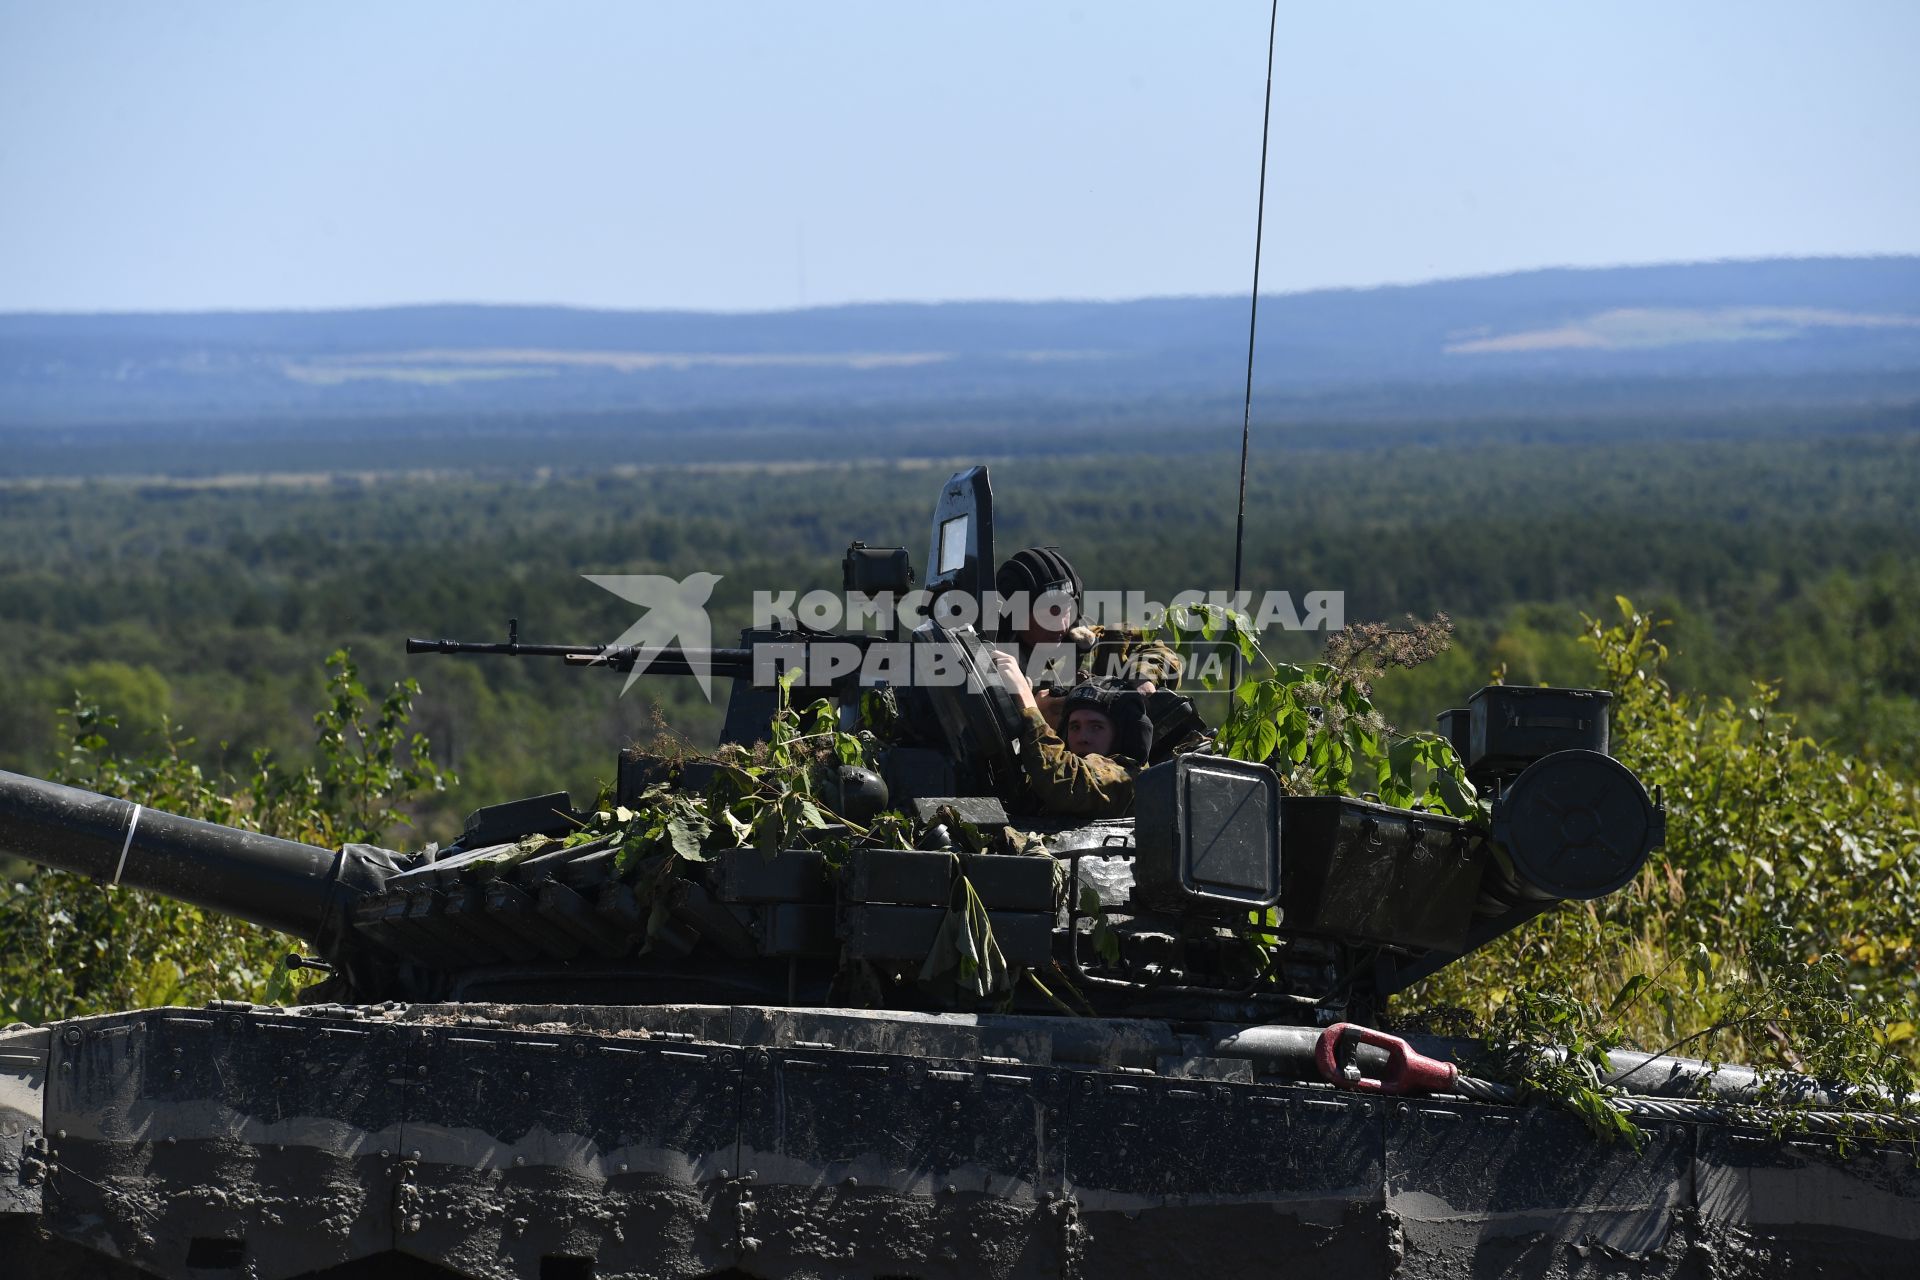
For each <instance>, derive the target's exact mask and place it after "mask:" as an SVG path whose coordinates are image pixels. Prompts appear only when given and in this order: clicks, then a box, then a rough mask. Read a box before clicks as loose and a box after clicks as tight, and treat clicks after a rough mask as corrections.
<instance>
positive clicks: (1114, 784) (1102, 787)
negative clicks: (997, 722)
mask: <svg viewBox="0 0 1920 1280" xmlns="http://www.w3.org/2000/svg"><path fill="white" fill-rule="evenodd" d="M1021 715H1022V720H1023V723H1022V725H1021V729H1020V759H1021V761H1022V763H1023V765H1024V767H1025V769H1026V774H1027V782H1028V784H1029V785H1030V786H1031V787H1032V788H1033V794H1034V796H1035V797H1036V798H1037V799H1038V800H1039V801H1040V808H1041V810H1042V812H1045V813H1055V814H1060V815H1063V816H1066V817H1078V818H1124V817H1126V816H1127V815H1128V814H1129V813H1132V812H1133V775H1134V774H1135V773H1136V772H1137V771H1138V767H1137V766H1130V765H1129V764H1128V762H1127V761H1126V759H1125V758H1124V757H1122V758H1120V759H1112V758H1109V757H1107V756H1077V755H1074V754H1073V752H1071V751H1069V750H1067V744H1066V743H1064V742H1062V741H1061V740H1060V735H1058V734H1056V733H1055V732H1054V731H1053V729H1052V728H1051V727H1050V726H1049V725H1048V724H1047V721H1046V717H1044V716H1042V715H1041V714H1040V713H1039V712H1038V711H1037V710H1035V709H1033V708H1032V707H1028V708H1026V709H1025V710H1024V711H1022V713H1021Z"/></svg>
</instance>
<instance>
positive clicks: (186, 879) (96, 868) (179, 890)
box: [0, 771, 372, 941]
mask: <svg viewBox="0 0 1920 1280" xmlns="http://www.w3.org/2000/svg"><path fill="white" fill-rule="evenodd" d="M351 852H352V850H343V851H341V852H334V851H333V850H330V849H322V848H319V847H317V846H315V845H309V844H301V843H299V842H298V841H294V840H282V839H279V838H277V837H275V836H268V835H261V834H260V833H259V832H256V831H241V830H237V829H236V828H233V827H223V826H220V825H219V824H217V823H212V822H200V821H197V820H195V819H193V818H182V817H179V816H177V815H175V814H171V813H163V812H161V811H159V810H157V809H149V808H146V807H145V806H144V805H139V804H135V803H134V802H132V801H130V800H118V799H115V798H113V797H112V796H103V795H100V794H99V793H97V792H93V791H83V790H81V789H80V788H78V787H68V786H62V785H61V784H60V783H57V782H46V781H43V780H41V779H39V778H28V777H23V776H21V775H20V774H16V773H7V772H4V771H0V853H7V854H12V855H14V856H15V857H20V858H25V859H27V860H28V861H29V862H37V863H39V864H40V865H42V866H46V867H53V868H56V869H58V870H61V871H72V872H77V873H78V874H80V875H84V876H90V877H92V878H93V879H95V880H99V881H102V882H104V883H107V884H121V885H128V886H131V887H132V888H136V889H146V890H149V891H151V892H154V893H161V894H165V895H166V896H168V897H170V898H178V899H180V900H181V901H182V902H190V903H192V904H193V905H195V906H197V907H205V908H206V909H208V910H210V911H218V912H220V913H221V914H223V915H229V916H236V917H238V918H239V919H242V920H248V921H251V922H253V923H254V924H258V925H264V926H265V927H267V928H269V929H278V930H280V931H282V932H284V933H291V934H295V935H297V936H299V937H302V938H307V939H311V940H316V941H318V940H321V939H322V937H323V935H324V934H326V933H327V931H328V927H329V924H330V922H331V921H332V920H333V919H334V918H335V917H336V909H337V907H338V905H339V903H340V901H341V899H342V897H343V896H344V897H347V898H351V897H354V896H357V893H356V891H355V889H354V888H353V887H350V886H352V885H354V884H356V883H357V882H358V881H359V880H360V879H362V878H364V877H363V876H362V875H361V874H360V873H361V871H362V870H363V868H362V867H361V866H360V863H359V862H355V863H354V865H353V867H352V868H351V869H349V868H348V865H347V864H348V863H349V861H350V858H349V855H350V854H351ZM361 861H362V862H364V861H365V860H364V859H363V860H361ZM368 865H369V866H371V865H372V864H371V863H369V864H368ZM343 872H346V873H347V874H344V875H343Z"/></svg>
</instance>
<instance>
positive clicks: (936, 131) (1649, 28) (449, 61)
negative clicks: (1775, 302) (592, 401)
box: [0, 0, 1920, 310]
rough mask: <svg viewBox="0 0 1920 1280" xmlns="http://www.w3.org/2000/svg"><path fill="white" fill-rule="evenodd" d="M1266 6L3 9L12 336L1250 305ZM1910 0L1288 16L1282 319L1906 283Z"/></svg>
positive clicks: (4, 186) (1318, 11) (1279, 200)
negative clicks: (343, 310) (1611, 281)
mask: <svg viewBox="0 0 1920 1280" xmlns="http://www.w3.org/2000/svg"><path fill="white" fill-rule="evenodd" d="M1266 14H1267V10H1266V5H1265V3H1264V2H1263V0H1254V2H1252V3H1245V2H1242V0H1231V2H1230V0H1214V2H1211V3H1206V4H1191V3H1189V4H1146V3H1122V2H1110V3H1104V4H1094V3H1091V2H1085V3H1080V4H1073V5H1070V4H1065V3H1060V4H1048V3H1035V2H1033V0H1028V2H1027V3H968V4H964V5H940V6H934V5H926V4H901V3H841V2H839V0H810V2H809V3H804V4H799V3H792V4H773V3H748V2H745V0H740V2H730V3H694V2H693V0H682V2H681V3H674V4H666V3H645V2H639V0H636V2H633V3H621V4H589V3H568V4H534V3H531V0H523V2H521V3H512V4H500V3H475V2H471V0H466V2H461V3H427V2H424V0H414V2H411V3H406V4H374V3H354V2H349V0H332V2H331V3H326V4H306V5H293V4H272V5H267V4H236V3H216V2H207V3H195V4H187V3H147V4H134V3H119V4H97V3H88V2H84V0H61V2H60V3H57V4H56V3H25V2H21V0H0V310H27V309H50V310H135V309H203V308H224V307H241V308H260V307H338V306H355V305H370V304H386V303H406V302H441V301H477V302H555V303H571V304H579V305H587V306H599V307H699V308H720V309H761V308H781V307H791V306H795V305H798V304H801V303H803V302H804V303H807V304H812V305H818V304H822V303H832V302H845V301H868V300H883V299H947V298H1059V297H1073V298H1117V297H1139V296H1147V295H1160V294H1179V293H1233V292H1244V290H1245V289H1246V287H1247V282H1248V275H1249V272H1250V268H1251V257H1252V235H1253V208H1254V195H1255V188H1256V183H1255V173H1256V166H1257V162H1258V144H1259V129H1260V94H1261V80H1262V75H1263V71H1264V58H1265V38H1266ZM1917 49H1920V4H1915V3H1912V2H1911V0H1879V2H1870V0H1853V2H1851V3H1849V2H1846V0H1834V2H1832V3H1827V4H1820V5H1815V4H1810V3H1773V2H1768V0H1742V2H1740V3H1732V2H1726V0H1687V2H1686V3H1673V2H1672V0H1663V2H1661V3H1642V2H1638V0H1611V2H1609V3H1584V4H1574V3H1564V4H1562V3H1540V2H1539V0H1530V2H1527V3H1519V2H1514V3H1508V2H1505V0H1499V2H1495V0H1485V2H1475V0H1456V2H1455V3H1451V4H1439V3H1420V4H1416V3H1411V2H1410V0H1409V2H1408V3H1395V4H1387V3H1348V4H1337V5H1336V4H1317V5H1307V4H1303V3H1299V2H1298V0H1284V2H1283V3H1282V6H1281V30H1280V46H1279V54H1278V59H1277V64H1276V68H1275V84H1274V108H1273V109H1274V122H1273V131H1274V140H1273V148H1272V158H1271V161H1270V169H1269V179H1268V206H1267V210H1268V227H1267V253H1266V263H1265V267H1264V274H1263V285H1264V286H1265V287H1267V288H1269V289H1272V290H1282V289H1301V288H1312V287H1320V286H1327V285H1367V284H1377V283H1382V282H1389V281H1410V280H1421V279H1432V278H1436V277H1443V276H1459V275H1473V274H1482V273H1487V272H1496V271H1506V270H1514V269H1519V268H1526V267H1534V266H1546V265H1559V264H1583V265H1584V264H1591V265H1600V264H1610V263H1622V262H1646V261H1675V260H1691V259H1705V258H1718V257H1757V256H1767V255H1775V254H1824V253H1843V254H1860V253H1876V252H1880V253H1885V252H1900V253H1912V252H1920V77H1917V76H1915V74H1914V72H1913V58H1914V53H1915V50H1917Z"/></svg>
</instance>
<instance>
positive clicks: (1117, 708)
mask: <svg viewBox="0 0 1920 1280" xmlns="http://www.w3.org/2000/svg"><path fill="white" fill-rule="evenodd" d="M1076 711H1098V712H1099V713H1100V714H1101V715H1103V716H1105V717H1106V718H1107V721H1108V723H1109V724H1111V725H1112V726H1113V748H1112V751H1111V753H1110V754H1112V755H1115V756H1126V757H1128V758H1129V759H1132V760H1137V761H1140V762H1141V763H1145V762H1146V759H1147V757H1148V756H1149V755H1150V754H1152V752H1153V720H1152V718H1151V717H1149V716H1148V715H1147V700H1146V699H1145V698H1143V697H1141V696H1140V695H1139V694H1137V693H1135V692H1133V691H1132V690H1130V689H1109V688H1103V687H1102V686H1100V685H1097V684H1083V685H1080V686H1078V687H1077V688H1075V689H1074V690H1073V691H1072V692H1070V693H1069V694H1067V700H1066V701H1065V702H1064V703H1062V704H1061V708H1060V723H1061V725H1062V727H1063V728H1064V726H1065V725H1066V723H1067V721H1069V720H1071V719H1072V718H1073V713H1074V712H1076Z"/></svg>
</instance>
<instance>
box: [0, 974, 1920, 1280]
mask: <svg viewBox="0 0 1920 1280" xmlns="http://www.w3.org/2000/svg"><path fill="white" fill-rule="evenodd" d="M1181 1043H1182V1041H1181V1038H1180V1037H1179V1036H1177V1035H1175V1034H1174V1029H1173V1028H1170V1027H1169V1026H1168V1025H1167V1024H1151V1023H1133V1024H1130V1025H1129V1024H1123V1023H1106V1022H1091V1023H1086V1024H1082V1023H1080V1022H1079V1021H1077V1020H1072V1019H1048V1018H1031V1017H988V1016H980V1017H973V1016H966V1015H913V1014H870V1013H863V1012H855V1011H836V1010H800V1009H780V1008H767V1007H759V1006H637V1007H619V1008H614V1007H591V1008H589V1007H581V1006H552V1007H535V1006H476V1005H450V1006H414V1007H411V1008H406V1007H342V1006H334V1007H316V1008H312V1009H301V1010H280V1009H269V1008H260V1007H251V1006H244V1005H230V1006H217V1007H211V1008H206V1009H154V1010H144V1011H138V1012H133V1013H125V1014H115V1015H110V1016H106V1017H98V1018H88V1019H80V1020H76V1021H72V1022H65V1023H59V1024H56V1025H54V1026H52V1027H50V1028H33V1029H16V1030H12V1031H9V1032H6V1033H0V1148H4V1150H0V1241H4V1243H5V1245H6V1246H7V1247H8V1250H9V1252H8V1254H7V1256H8V1257H10V1258H11V1259H13V1260H14V1261H15V1263H16V1264H18V1265H22V1266H28V1269H27V1270H25V1271H21V1272H19V1274H30V1275H45V1276H57V1275H61V1274H71V1275H86V1276H99V1275H114V1274H121V1275H128V1276H145V1275H151V1276H161V1277H181V1278H182V1280H184V1278H185V1277H190V1276H191V1277H205V1276H208V1275H220V1274H223V1273H224V1274H233V1275H247V1276H250V1277H257V1278H258V1280H278V1278H280V1277H294V1276H303V1275H313V1274H323V1275H326V1276H329V1277H340V1278H345V1277H372V1276H382V1275H389V1276H391V1275H416V1274H417V1275H441V1274H451V1275H458V1276H467V1277H474V1278H476V1280H496V1278H498V1280H505V1278H507V1277H521V1276H540V1277H548V1278H557V1280H568V1278H573V1277H587V1276H592V1277H641V1276H650V1277H696V1276H709V1275H716V1274H721V1275H741V1276H756V1277H768V1278H774V1277H802V1276H805V1277H823V1278H826V1277H831V1278H834V1280H840V1278H843V1277H844V1278H848V1280H852V1278H866V1277H899V1276H914V1277H920V1278H921V1280H931V1278H933V1277H953V1278H955V1280H958V1278H960V1277H1083V1276H1084V1277H1107V1276H1114V1277H1131V1276H1163V1275H1169V1274H1174V1273H1176V1272H1178V1271H1181V1270H1187V1269H1199V1270H1201V1271H1204V1272H1206V1273H1210V1274H1221V1275H1235V1276H1260V1275H1273V1276H1279V1275H1298V1274H1302V1273H1303V1272H1302V1269H1303V1268H1305V1269H1306V1270H1308V1271H1310V1272H1311V1273H1312V1274H1329V1275H1332V1274H1338V1275H1341V1276H1345V1277H1359V1278H1364V1277H1375V1276H1379V1277H1385V1276H1394V1275H1400V1276H1406V1275H1420V1276H1440V1277H1453V1276H1459V1277H1480V1276H1497V1275H1512V1274H1526V1275H1561V1274H1564V1275H1570V1276H1571V1275H1579V1276H1614V1275H1619V1276H1629V1275H1631V1276H1640V1277H1644V1276H1676V1277H1677V1276H1762V1275H1764V1276H1778V1275H1793V1274H1802V1273H1804V1274H1808V1275H1812V1274H1815V1273H1819V1274H1829V1275H1830V1274H1846V1275H1861V1276H1880V1275H1885V1276H1894V1275H1902V1276H1904V1275H1908V1274H1911V1266H1912V1259H1913V1257H1914V1256H1915V1251H1916V1250H1920V1173H1917V1172H1916V1169H1915V1164H1914V1158H1913V1151H1912V1149H1911V1147H1910V1146H1904V1145H1902V1146H1882V1145H1876V1144H1873V1143H1870V1142H1868V1143H1859V1142H1856V1143H1854V1144H1852V1145H1850V1146H1849V1147H1847V1148H1845V1149H1844V1150H1843V1149H1842V1148H1841V1147H1839V1146H1837V1145H1836V1144H1835V1143H1833V1142H1831V1141H1829V1140H1827V1139H1823V1138H1819V1137H1813V1136H1808V1137H1799V1138H1794V1139H1792V1140H1779V1139H1775V1138H1772V1137H1769V1136H1768V1135H1766V1134H1764V1133H1760V1132H1756V1131H1747V1130H1742V1129H1739V1128H1735V1127H1731V1126H1728V1125H1726V1124H1723V1123H1717V1122H1708V1121H1703V1120H1699V1119H1693V1118H1687V1117H1686V1114H1685V1112H1684V1109H1677V1111H1678V1112H1679V1114H1678V1115H1677V1116H1676V1118H1671V1119H1652V1120H1643V1121H1642V1125H1643V1128H1645V1129H1646V1131H1647V1142H1646V1145H1645V1147H1644V1149H1642V1150H1641V1151H1639V1152H1637V1153H1636V1152H1635V1151H1634V1150H1632V1149H1631V1148H1630V1147H1628V1146H1625V1145H1622V1144H1615V1145H1611V1146H1609V1145H1604V1144H1601V1143H1599V1142H1597V1141H1595V1140H1594V1139H1592V1138H1591V1137H1589V1136H1588V1134H1587V1133H1586V1131H1585V1130H1584V1129H1583V1128H1582V1127H1581V1126H1580V1125H1579V1123H1578V1122H1577V1121H1575V1120H1573V1119H1572V1118H1570V1117H1568V1116H1565V1115H1562V1114H1559V1113H1556V1112H1551V1111H1543V1110H1540V1109H1522V1108H1511V1107H1500V1106H1493V1105H1480V1104H1476V1103H1473V1102H1468V1101H1466V1100H1464V1099H1461V1098H1457V1097H1451V1096H1436V1097H1428V1098H1417V1099H1416V1098H1406V1099H1385V1098H1376V1097H1365V1096H1359V1095H1355V1094H1351V1093H1345V1092H1337V1091H1335V1090H1333V1089H1331V1088H1329V1087H1325V1086H1319V1085H1311V1084H1302V1083H1297V1082H1288V1081H1283V1080H1279V1079H1275V1078H1270V1077H1263V1076H1260V1075H1256V1074H1255V1070H1254V1067H1255V1064H1254V1063H1252V1062H1249V1061H1244V1060H1236V1059H1233V1058H1227V1057H1212V1056H1196V1055H1193V1054H1191V1053H1185V1054H1183V1053H1182V1052H1180V1051H1179V1049H1178V1046H1179V1045H1180V1044H1181ZM29 1264H30V1265H29Z"/></svg>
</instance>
